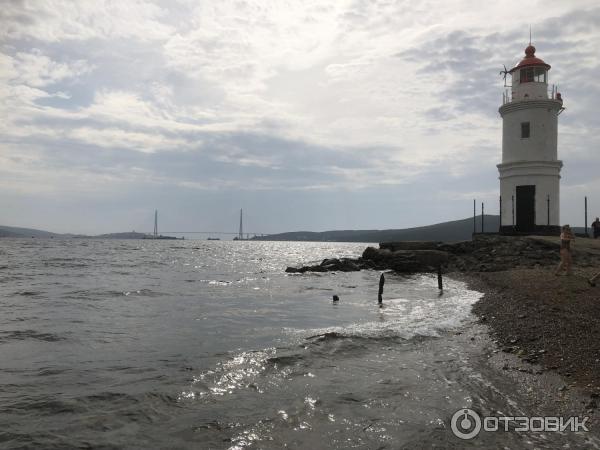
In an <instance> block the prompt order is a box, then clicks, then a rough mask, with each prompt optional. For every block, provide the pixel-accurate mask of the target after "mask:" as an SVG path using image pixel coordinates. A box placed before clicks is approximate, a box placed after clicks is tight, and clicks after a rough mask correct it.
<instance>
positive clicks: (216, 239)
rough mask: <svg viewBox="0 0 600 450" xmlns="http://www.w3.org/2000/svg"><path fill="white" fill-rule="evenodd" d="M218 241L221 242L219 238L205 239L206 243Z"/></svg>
mask: <svg viewBox="0 0 600 450" xmlns="http://www.w3.org/2000/svg"><path fill="white" fill-rule="evenodd" d="M220 240H221V238H213V237H209V238H208V239H207V241H220Z"/></svg>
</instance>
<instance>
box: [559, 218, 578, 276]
mask: <svg viewBox="0 0 600 450" xmlns="http://www.w3.org/2000/svg"><path fill="white" fill-rule="evenodd" d="M574 239H575V236H574V235H573V232H572V231H571V227H570V226H569V225H564V226H563V227H562V232H561V233H560V264H559V265H558V267H557V268H556V270H555V271H554V275H558V274H559V273H560V272H561V271H562V270H563V269H564V270H566V272H567V275H572V274H573V272H572V267H571V266H572V264H573V256H572V254H571V241H572V240H574Z"/></svg>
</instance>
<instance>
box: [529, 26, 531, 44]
mask: <svg viewBox="0 0 600 450" xmlns="http://www.w3.org/2000/svg"><path fill="white" fill-rule="evenodd" d="M529 45H531V24H529Z"/></svg>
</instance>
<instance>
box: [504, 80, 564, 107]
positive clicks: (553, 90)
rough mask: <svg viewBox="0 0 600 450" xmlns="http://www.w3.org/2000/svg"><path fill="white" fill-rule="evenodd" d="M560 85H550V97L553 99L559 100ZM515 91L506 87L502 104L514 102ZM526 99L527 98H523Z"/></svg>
mask: <svg viewBox="0 0 600 450" xmlns="http://www.w3.org/2000/svg"><path fill="white" fill-rule="evenodd" d="M557 93H558V86H557V85H555V84H549V85H548V98H549V99H551V100H557V95H556V94H557ZM513 99H514V98H513V91H512V90H511V89H505V90H504V92H503V93H502V104H503V105H506V104H507V103H512V101H513ZM523 100H525V99H523Z"/></svg>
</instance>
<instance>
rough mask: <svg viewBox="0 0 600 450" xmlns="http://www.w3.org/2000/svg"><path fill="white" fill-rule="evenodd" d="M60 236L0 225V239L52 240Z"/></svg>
mask: <svg viewBox="0 0 600 450" xmlns="http://www.w3.org/2000/svg"><path fill="white" fill-rule="evenodd" d="M60 236H61V235H60V234H56V233H50V232H49V231H43V230H34V229H33V228H19V227H7V226H4V225H0V237H21V238H22V237H36V238H53V237H60Z"/></svg>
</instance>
